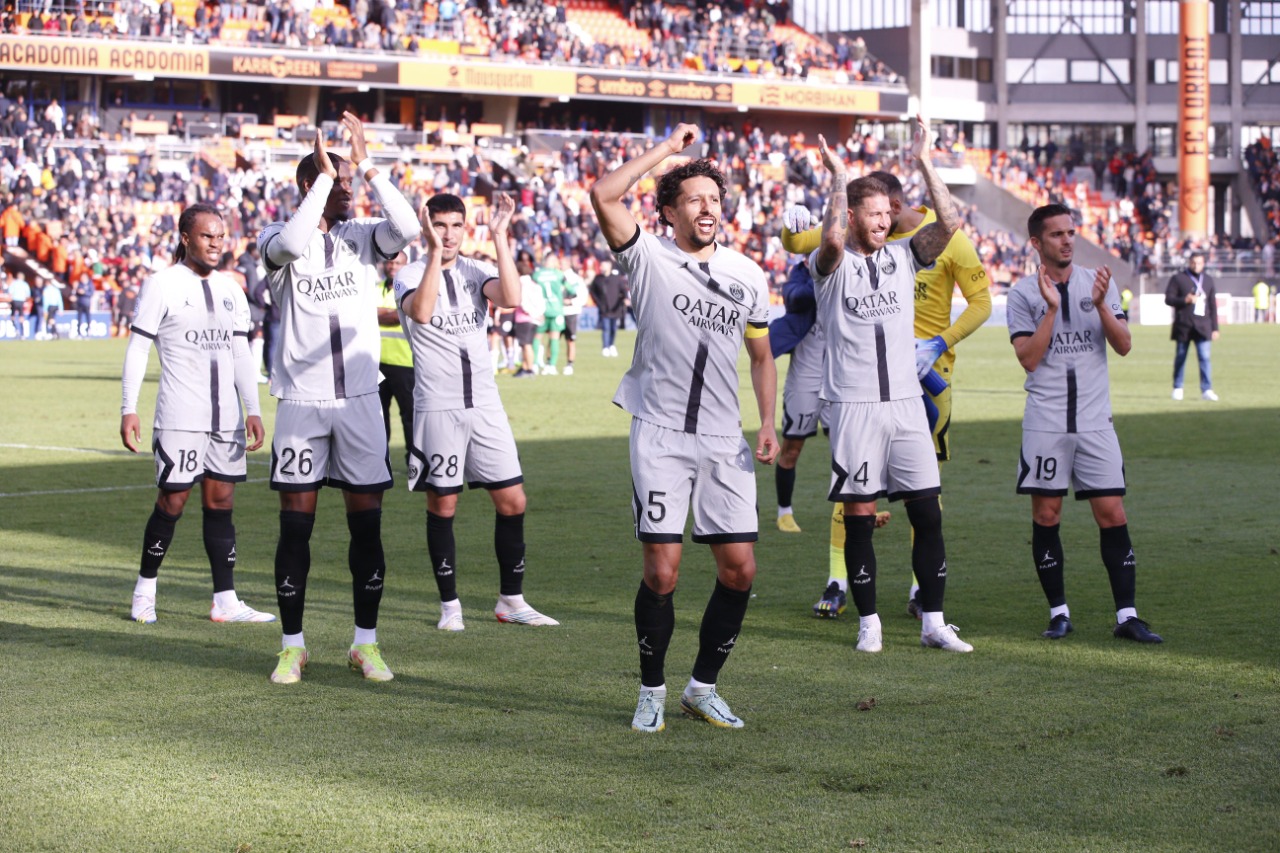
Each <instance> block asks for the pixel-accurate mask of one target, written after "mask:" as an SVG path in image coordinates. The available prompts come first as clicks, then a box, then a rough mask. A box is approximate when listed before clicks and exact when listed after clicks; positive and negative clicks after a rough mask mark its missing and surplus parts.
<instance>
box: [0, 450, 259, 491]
mask: <svg viewBox="0 0 1280 853" xmlns="http://www.w3.org/2000/svg"><path fill="white" fill-rule="evenodd" d="M0 447H8V448H10V449H12V450H48V451H51V452H53V453H96V454H98V455H99V456H127V457H129V458H130V459H133V458H138V459H145V458H147V456H148V455H149V451H147V450H143V451H141V452H139V453H134V452H133V451H131V450H100V449H98V448H96V447H50V446H47V445H43V444H5V443H0ZM263 447H267V448H269V447H270V445H267V444H264V445H263ZM245 461H246V463H247V464H249V465H270V464H271V463H270V462H266V461H264V460H262V459H254V458H252V457H250V458H249V459H247V460H245ZM23 494H30V495H33V494H35V492H24V493H23Z"/></svg>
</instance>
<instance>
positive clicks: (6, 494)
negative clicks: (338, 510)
mask: <svg viewBox="0 0 1280 853" xmlns="http://www.w3.org/2000/svg"><path fill="white" fill-rule="evenodd" d="M245 482H246V483H265V482H267V478H266V477H258V478H256V479H250V480H245ZM154 488H155V484H153V483H147V484H146V485H137V486H98V487H96V488H91V489H46V490H44V491H41V492H0V498H31V497H39V496H42V495H85V494H89V493H91V492H127V491H130V490H132V489H154Z"/></svg>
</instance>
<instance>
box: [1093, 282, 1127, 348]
mask: <svg viewBox="0 0 1280 853" xmlns="http://www.w3.org/2000/svg"><path fill="white" fill-rule="evenodd" d="M1110 288H1111V269H1110V268H1109V267H1106V266H1102V267H1098V271H1097V273H1096V274H1095V275H1094V277H1093V294H1092V298H1093V307H1095V308H1097V309H1098V319H1099V320H1101V321H1102V334H1104V335H1106V337H1107V343H1109V344H1111V348H1112V349H1113V350H1115V351H1116V355H1122V356H1123V355H1128V354H1129V350H1131V349H1133V335H1132V333H1131V332H1130V331H1129V323H1128V322H1127V321H1126V320H1125V319H1124V315H1121V316H1119V317H1117V316H1116V314H1118V313H1119V307H1118V306H1117V307H1116V308H1114V309H1113V308H1112V307H1111V306H1110V305H1108V304H1107V292H1108V290H1110Z"/></svg>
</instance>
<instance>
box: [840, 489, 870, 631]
mask: <svg viewBox="0 0 1280 853" xmlns="http://www.w3.org/2000/svg"><path fill="white" fill-rule="evenodd" d="M875 529H876V517H875V516H874V515H849V514H847V513H846V514H845V517H844V569H845V572H846V573H847V574H848V576H849V591H850V592H851V593H852V594H853V604H854V606H855V607H857V608H858V615H859V616H872V615H874V614H875V612H876V549H875V546H874V545H872V544H871V534H872V533H874V532H875Z"/></svg>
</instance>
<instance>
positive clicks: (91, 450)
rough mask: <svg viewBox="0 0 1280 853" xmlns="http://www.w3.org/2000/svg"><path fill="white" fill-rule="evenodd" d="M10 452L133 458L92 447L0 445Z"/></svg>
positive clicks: (131, 454) (130, 454)
mask: <svg viewBox="0 0 1280 853" xmlns="http://www.w3.org/2000/svg"><path fill="white" fill-rule="evenodd" d="M0 447H8V448H10V449H12V450H52V451H54V452H57V453H98V454H101V455H103V456H134V455H136V454H133V453H130V452H129V451H128V450H99V449H97V448H94V447H49V446H47V445H43V444H0Z"/></svg>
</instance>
